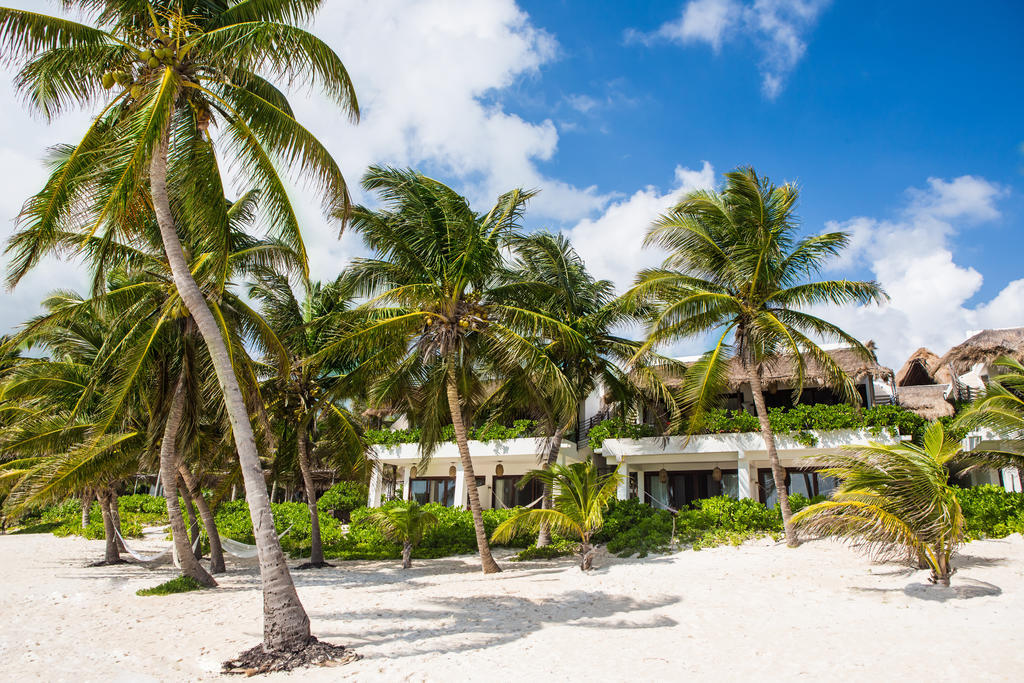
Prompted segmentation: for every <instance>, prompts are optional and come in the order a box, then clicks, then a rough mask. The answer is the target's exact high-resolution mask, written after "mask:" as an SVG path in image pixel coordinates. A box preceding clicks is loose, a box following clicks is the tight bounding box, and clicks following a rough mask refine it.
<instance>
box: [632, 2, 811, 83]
mask: <svg viewBox="0 0 1024 683" xmlns="http://www.w3.org/2000/svg"><path fill="white" fill-rule="evenodd" d="M829 2H830V0H753V1H749V0H748V1H741V0H690V1H689V2H687V3H686V4H685V5H684V6H683V11H682V14H681V15H680V16H679V18H678V19H674V20H672V21H668V22H665V23H664V24H662V25H661V26H660V27H659V28H658V29H657V30H656V31H654V32H653V33H647V34H644V33H640V32H637V31H636V30H633V29H630V30H628V31H627V32H626V39H627V41H633V40H639V41H640V42H643V43H645V44H652V43H655V42H657V41H659V40H669V41H672V42H675V43H679V44H682V45H687V44H692V43H707V44H708V45H710V46H711V48H712V49H713V50H715V51H716V52H717V51H718V50H719V49H720V48H721V46H722V44H723V43H724V42H727V41H728V40H730V39H744V40H748V41H751V42H753V43H754V44H755V45H756V46H757V47H758V49H759V50H760V51H761V63H760V70H761V89H762V91H763V93H764V95H765V97H767V98H768V99H775V98H776V97H778V95H779V93H780V92H782V87H783V85H784V83H785V79H786V77H787V76H788V75H789V73H790V72H791V71H792V70H793V69H794V68H795V67H796V65H797V63H798V62H799V61H800V59H801V58H802V57H803V56H804V53H805V52H806V51H807V43H806V42H805V40H804V36H805V35H806V34H807V33H808V32H809V31H810V30H811V29H813V28H814V25H815V24H816V23H817V20H818V16H819V15H820V14H821V12H822V10H824V9H825V7H826V6H827V5H828V4H829Z"/></svg>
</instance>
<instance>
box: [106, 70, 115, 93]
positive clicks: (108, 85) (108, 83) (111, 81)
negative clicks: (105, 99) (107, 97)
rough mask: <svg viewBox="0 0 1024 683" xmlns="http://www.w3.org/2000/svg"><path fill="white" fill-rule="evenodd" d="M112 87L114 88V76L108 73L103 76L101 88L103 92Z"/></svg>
mask: <svg viewBox="0 0 1024 683" xmlns="http://www.w3.org/2000/svg"><path fill="white" fill-rule="evenodd" d="M113 87H114V74H112V73H110V72H109V71H108V72H107V73H105V74H103V88H104V89H105V90H110V89H111V88H113Z"/></svg>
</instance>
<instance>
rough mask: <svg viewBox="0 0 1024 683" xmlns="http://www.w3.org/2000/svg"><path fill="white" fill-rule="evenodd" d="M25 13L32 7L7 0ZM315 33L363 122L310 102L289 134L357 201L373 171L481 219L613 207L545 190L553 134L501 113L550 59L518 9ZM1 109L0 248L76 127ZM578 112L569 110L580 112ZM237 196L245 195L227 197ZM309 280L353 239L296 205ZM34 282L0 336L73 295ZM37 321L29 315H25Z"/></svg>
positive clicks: (417, 0) (324, 23) (572, 214)
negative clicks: (302, 130)
mask: <svg viewBox="0 0 1024 683" xmlns="http://www.w3.org/2000/svg"><path fill="white" fill-rule="evenodd" d="M14 4H20V5H22V6H26V7H27V8H32V6H33V4H34V3H33V1H32V0H14ZM313 30H314V32H315V33H316V34H317V35H319V36H320V37H322V38H323V39H324V40H325V41H326V42H327V43H329V44H330V45H331V46H332V47H333V48H334V49H335V50H336V51H337V52H338V54H339V55H340V56H341V58H342V60H343V61H344V62H345V65H346V67H347V68H348V70H349V73H350V74H351V77H352V79H353V82H354V83H355V87H356V92H357V94H358V97H359V101H360V105H361V108H362V120H361V122H360V124H359V125H352V124H350V123H348V122H347V121H346V120H345V119H344V118H343V117H342V116H340V115H339V113H338V112H337V111H336V109H334V108H332V106H331V105H329V104H328V103H327V102H325V101H324V99H323V98H322V97H320V96H319V95H318V94H317V93H312V94H311V93H308V92H304V91H299V92H295V93H293V104H294V106H295V109H296V113H297V115H298V117H299V120H300V121H301V122H303V123H304V124H305V125H306V126H307V127H308V128H310V130H311V131H312V132H313V133H314V134H315V135H317V136H318V137H319V139H320V140H322V141H323V142H324V144H325V145H326V146H327V147H328V149H329V150H330V151H331V152H332V154H333V155H334V157H335V159H337V160H338V162H339V164H340V166H341V169H342V171H343V172H344V174H345V177H346V179H347V180H348V182H349V185H350V188H351V189H352V190H353V193H354V195H355V197H356V199H357V201H366V200H368V199H369V198H367V197H364V196H362V194H361V193H360V191H359V188H358V183H359V180H360V178H361V176H362V175H363V173H364V171H365V169H366V167H367V166H368V165H370V164H371V163H386V164H392V165H397V166H412V167H416V168H421V169H424V170H426V171H428V172H430V173H431V174H432V175H435V176H437V177H439V178H441V179H444V180H445V181H448V182H451V183H452V184H453V185H454V186H455V187H456V188H458V189H459V190H460V191H462V192H464V193H465V194H467V196H469V198H470V199H471V200H472V201H473V203H474V205H475V206H478V207H480V208H481V209H486V208H487V207H488V206H489V205H490V203H491V202H493V201H494V200H495V199H496V198H497V196H498V195H499V194H500V193H502V192H504V191H506V190H509V189H511V188H513V187H525V188H543V192H542V193H541V194H540V195H539V196H538V197H537V198H536V199H535V200H534V201H533V202H532V205H531V207H530V216H531V218H547V219H550V220H555V221H560V222H572V221H577V220H579V219H580V218H582V217H584V216H587V215H590V214H591V213H593V212H594V211H596V210H600V209H601V208H603V207H604V206H605V205H606V204H607V202H608V200H609V199H610V196H608V195H604V194H601V193H600V192H599V191H598V190H597V188H596V187H583V188H580V187H576V186H574V185H572V184H570V183H567V182H564V181H561V180H559V179H557V178H551V177H549V176H548V175H547V174H545V173H544V172H543V171H542V170H541V168H540V165H541V164H542V163H544V162H546V161H548V160H550V159H551V158H552V157H553V156H554V154H555V153H556V150H557V147H558V131H557V129H556V126H555V124H554V122H552V121H551V120H538V121H531V120H526V119H524V118H523V117H521V116H519V115H516V114H515V113H512V112H510V111H508V110H507V109H506V108H505V107H503V106H502V104H501V103H500V102H501V100H500V97H501V95H503V94H505V93H507V92H508V91H509V89H510V88H512V87H514V86H515V85H516V84H518V83H520V82H521V81H522V80H523V79H529V78H538V77H539V75H540V69H541V67H542V66H543V65H545V64H547V63H549V62H551V61H552V60H553V59H555V58H556V57H557V52H558V46H557V43H556V41H555V39H554V37H553V36H552V35H550V34H549V33H547V32H546V31H544V30H543V29H540V28H538V27H536V26H535V25H534V24H533V23H532V22H531V21H530V18H529V16H528V15H527V14H526V13H525V12H523V11H522V10H521V9H520V8H519V6H518V5H517V4H516V2H515V0H489V1H488V2H478V1H477V0H347V1H346V2H343V3H342V2H331V3H324V9H323V10H322V12H321V14H320V15H319V16H318V18H317V20H316V22H315V24H314V27H313ZM2 92H3V93H4V95H5V96H6V99H7V106H5V107H3V108H0V132H2V134H3V136H2V138H0V139H2V142H0V162H3V163H2V164H0V169H2V170H0V181H2V182H3V183H4V189H5V192H4V195H3V197H2V198H0V212H2V215H0V220H2V221H4V222H5V224H6V226H5V228H0V239H5V238H6V237H7V236H8V235H9V234H10V225H11V223H10V219H12V218H13V217H14V216H15V215H16V213H17V211H18V208H19V206H20V203H21V201H23V200H24V199H25V198H26V197H28V196H29V195H30V194H32V193H33V192H35V191H37V190H38V189H39V187H40V186H41V182H42V179H43V178H44V174H43V170H42V168H43V167H42V164H41V163H40V162H39V159H40V158H41V157H42V155H43V152H44V149H45V147H46V146H48V145H51V144H53V143H55V142H65V141H73V140H75V139H77V137H78V136H80V135H81V133H82V132H83V131H84V126H85V122H86V121H87V117H86V116H84V115H82V116H77V117H71V118H69V119H67V120H64V121H61V122H59V123H58V125H56V126H46V125H45V124H43V123H41V122H39V121H34V120H32V119H31V118H30V117H29V116H28V114H27V113H26V111H25V109H24V107H23V106H22V105H21V103H20V102H19V103H16V102H15V101H14V97H15V96H14V94H13V91H12V89H10V88H9V87H7V88H6V89H4V90H3V91H2ZM583 102H584V100H580V101H579V103H583ZM236 189H244V188H236ZM294 198H295V201H296V205H297V207H298V211H299V214H300V218H301V219H302V221H303V234H304V237H305V239H306V242H307V247H308V250H309V254H310V262H311V263H310V266H311V270H312V273H313V275H314V277H319V278H332V277H334V276H335V275H336V274H337V273H338V271H339V270H340V269H341V268H342V267H344V265H345V263H346V262H347V261H348V259H350V258H351V257H352V256H353V255H354V254H358V253H359V252H360V250H361V246H360V243H359V239H358V238H357V237H356V236H354V235H347V236H345V237H343V238H342V239H341V240H340V241H339V240H338V239H337V227H336V226H334V225H330V224H328V223H327V222H326V221H325V220H324V218H323V217H322V216H320V214H319V211H318V207H317V205H316V197H313V196H311V195H310V194H309V193H308V192H302V191H299V192H296V193H295V195H294ZM41 268H46V270H45V272H44V271H42V270H41V271H40V273H41V275H40V277H39V278H38V279H36V278H33V279H32V280H30V281H26V282H25V283H24V284H22V285H21V286H19V288H18V290H17V293H16V295H15V296H9V295H5V296H4V297H3V298H2V301H0V329H8V328H10V327H11V326H13V325H14V324H15V323H17V322H18V321H21V320H23V319H24V318H25V317H26V314H25V307H26V306H29V305H30V303H31V302H35V301H38V300H39V299H41V298H42V296H43V295H44V294H45V293H46V291H49V290H50V289H52V288H54V287H58V286H62V287H63V286H78V287H81V283H82V282H83V281H84V279H83V276H82V274H81V273H80V272H78V271H76V270H75V269H74V268H73V267H70V266H66V265H65V266H55V267H53V269H51V267H50V266H45V267H41ZM32 312H34V311H32Z"/></svg>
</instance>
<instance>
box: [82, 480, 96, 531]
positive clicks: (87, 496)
mask: <svg viewBox="0 0 1024 683" xmlns="http://www.w3.org/2000/svg"><path fill="white" fill-rule="evenodd" d="M93 498H94V494H93V492H92V490H91V489H86V490H85V491H84V492H83V493H82V528H83V529H84V528H85V527H87V526H89V510H90V509H91V508H92V499H93Z"/></svg>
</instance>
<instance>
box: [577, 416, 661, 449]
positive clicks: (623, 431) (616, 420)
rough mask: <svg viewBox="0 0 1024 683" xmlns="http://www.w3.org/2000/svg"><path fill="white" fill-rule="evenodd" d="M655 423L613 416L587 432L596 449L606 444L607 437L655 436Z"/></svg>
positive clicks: (636, 437) (635, 437) (640, 437)
mask: <svg viewBox="0 0 1024 683" xmlns="http://www.w3.org/2000/svg"><path fill="white" fill-rule="evenodd" d="M656 433H657V432H656V430H655V429H654V426H653V425H648V424H634V423H632V422H626V421H625V420H623V419H622V418H621V417H613V418H610V419H608V420H603V421H602V422H599V423H598V424H596V425H594V426H593V427H592V428H591V430H590V431H589V432H588V433H587V440H588V441H589V443H590V447H591V448H592V449H594V450H595V451H596V450H597V449H599V448H600V447H601V446H602V444H604V440H605V439H642V438H644V437H645V436H655V435H656Z"/></svg>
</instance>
